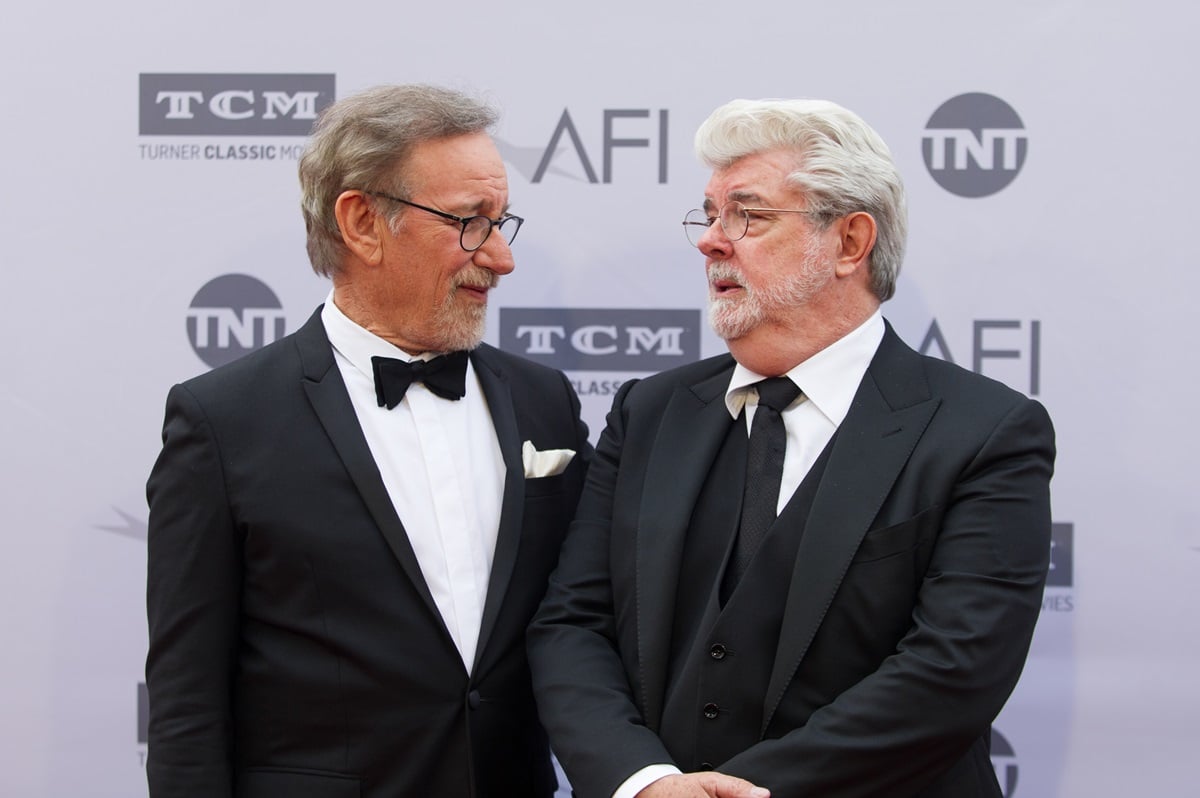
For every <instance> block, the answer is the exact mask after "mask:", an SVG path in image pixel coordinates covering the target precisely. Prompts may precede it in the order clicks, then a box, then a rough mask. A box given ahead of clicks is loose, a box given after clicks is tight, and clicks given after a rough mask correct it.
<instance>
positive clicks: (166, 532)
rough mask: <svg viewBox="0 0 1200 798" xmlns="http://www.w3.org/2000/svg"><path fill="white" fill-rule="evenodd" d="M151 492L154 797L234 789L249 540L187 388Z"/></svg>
mask: <svg viewBox="0 0 1200 798" xmlns="http://www.w3.org/2000/svg"><path fill="white" fill-rule="evenodd" d="M146 493H147V498H148V500H149V504H150V521H149V541H148V544H149V559H148V579H147V615H148V620H149V631H150V649H149V655H148V657H147V659H146V686H147V689H148V691H149V698H150V726H149V741H148V743H149V745H148V748H149V758H148V761H147V765H146V772H147V778H148V780H149V784H150V795H151V796H153V798H182V797H183V796H205V798H219V796H230V795H232V765H231V747H232V742H231V734H232V731H231V729H232V725H231V713H232V710H231V706H232V705H231V696H230V685H231V680H232V672H233V663H234V658H235V650H236V648H235V647H236V641H237V636H238V618H239V604H240V585H241V544H240V541H239V536H238V533H237V530H236V529H235V528H234V525H233V521H232V519H231V516H230V511H229V503H228V500H227V497H226V491H225V483H224V476H223V473H222V467H221V457H220V451H219V449H218V446H217V443H216V440H215V439H214V436H213V434H212V430H211V429H210V427H209V424H208V422H207V420H206V419H205V417H204V413H203V410H202V409H201V407H200V406H199V404H198V403H197V401H196V400H195V398H194V397H193V396H192V395H191V394H190V393H189V392H188V390H187V389H186V388H185V387H183V386H179V385H177V386H175V387H174V388H173V389H172V390H171V392H170V394H169V395H168V398H167V408H166V421H165V422H164V425H163V448H162V452H161V453H160V455H159V457H158V461H157V462H156V463H155V465H154V469H153V471H152V472H151V475H150V479H149V481H148V483H147V486H146Z"/></svg>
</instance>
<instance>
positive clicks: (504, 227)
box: [363, 191, 525, 252]
mask: <svg viewBox="0 0 1200 798" xmlns="http://www.w3.org/2000/svg"><path fill="white" fill-rule="evenodd" d="M363 193H364V194H370V195H371V196H372V197H379V198H380V199H385V200H390V201H392V202H399V203H400V204H402V205H409V206H411V207H413V208H416V209H417V210H422V211H425V212H426V213H432V214H434V215H435V216H440V217H442V218H443V219H448V220H450V221H452V222H457V223H458V224H460V225H462V231H461V232H460V233H459V234H458V245H459V246H460V247H462V248H463V249H465V250H466V251H467V252H474V251H475V250H477V249H479V248H480V247H482V246H483V244H484V242H485V241H487V240H488V236H490V235H491V234H492V229H493V228H497V227H498V228H500V235H502V236H504V240H505V241H506V242H508V243H509V244H511V243H512V242H513V241H514V240H516V238H517V233H518V232H519V231H520V229H521V225H522V224H524V223H525V220H524V219H522V218H521V217H520V216H513V215H512V214H511V213H506V214H504V215H503V216H501V217H500V218H499V219H491V218H489V217H487V216H483V215H477V216H455V215H454V214H452V213H446V212H445V211H439V210H438V209H437V208H430V207H428V206H425V205H418V204H417V203H415V202H412V201H411V200H406V199H400V198H399V197H393V196H392V195H391V194H384V193H383V192H382V191H364V192H363Z"/></svg>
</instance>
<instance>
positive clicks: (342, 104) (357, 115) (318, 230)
mask: <svg viewBox="0 0 1200 798" xmlns="http://www.w3.org/2000/svg"><path fill="white" fill-rule="evenodd" d="M497 119H498V114H497V112H496V111H495V109H493V108H491V107H490V106H487V105H485V104H483V103H482V102H480V101H478V100H475V99H473V98H471V97H468V96H467V95H465V94H463V93H461V92H458V91H454V90H453V89H446V88H442V87H439V86H429V85H422V84H413V85H401V86H378V87H376V88H373V89H368V90H366V91H364V92H361V93H359V94H355V95H352V96H350V97H346V98H343V99H341V100H338V101H337V102H335V103H334V104H332V105H330V106H329V107H328V108H326V109H325V110H324V111H323V112H322V113H321V116H320V118H319V119H318V120H317V123H316V125H315V126H314V128H313V134H312V139H311V140H310V141H309V144H308V147H307V148H306V149H305V151H304V156H303V157H302V158H301V159H300V192H301V198H300V209H301V211H302V213H303V214H304V226H305V229H306V230H307V231H308V258H309V260H310V261H311V262H312V267H313V271H315V272H316V273H317V274H322V275H325V276H326V277H329V276H332V275H333V274H334V273H335V272H336V271H337V270H338V268H339V266H340V264H341V262H342V259H343V258H344V257H345V254H346V247H345V244H344V243H343V242H342V233H341V230H340V229H339V228H338V223H337V218H336V217H335V216H334V204H335V203H336V201H337V198H338V196H339V195H341V193H342V192H343V191H346V190H348V189H362V190H364V191H380V192H383V193H387V194H392V195H394V196H397V197H401V198H402V199H408V198H409V197H410V196H411V195H412V194H411V192H412V191H413V190H414V189H415V187H414V186H412V185H409V184H408V182H407V181H406V179H405V176H404V174H403V167H404V166H405V161H406V159H407V158H408V156H409V154H410V153H411V152H412V149H413V147H414V146H415V145H417V144H420V143H421V142H425V141H431V140H434V139H440V138H446V137H449V136H458V135H466V134H470V133H481V132H487V131H489V130H490V129H491V128H492V126H493V125H495V124H496V120H497ZM402 212H403V206H398V207H397V208H395V209H394V210H393V211H392V216H391V217H390V218H389V219H388V224H389V225H391V226H392V227H393V228H394V227H395V224H396V218H395V217H396V216H398V215H399V214H400V213H402Z"/></svg>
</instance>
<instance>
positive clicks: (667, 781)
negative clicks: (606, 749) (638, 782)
mask: <svg viewBox="0 0 1200 798" xmlns="http://www.w3.org/2000/svg"><path fill="white" fill-rule="evenodd" d="M637 798H771V793H770V792H769V791H768V790H766V789H764V788H762V787H757V786H755V785H753V784H751V783H750V782H748V781H746V780H745V779H739V778H736V777H734V776H727V775H725V774H724V773H717V772H715V771H709V772H707V773H680V774H678V775H674V776H663V777H662V778H661V779H659V780H657V781H654V782H651V783H650V784H648V785H646V787H645V788H643V789H642V791H641V792H639V793H638V794H637Z"/></svg>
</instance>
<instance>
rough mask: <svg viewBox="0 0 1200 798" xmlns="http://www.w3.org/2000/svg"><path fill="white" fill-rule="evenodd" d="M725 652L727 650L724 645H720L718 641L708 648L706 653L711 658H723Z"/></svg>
mask: <svg viewBox="0 0 1200 798" xmlns="http://www.w3.org/2000/svg"><path fill="white" fill-rule="evenodd" d="M727 653H729V652H728V651H727V650H726V649H725V646H723V645H721V644H720V643H716V644H714V645H713V647H712V648H710V649H709V650H708V655H709V656H710V657H712V658H713V659H725V655H726V654H727Z"/></svg>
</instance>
